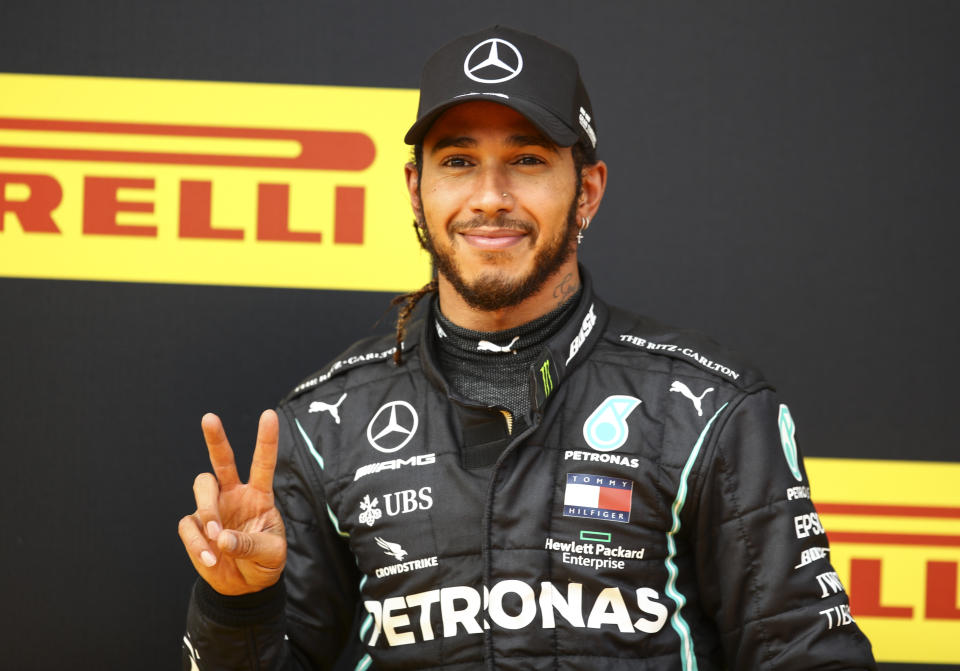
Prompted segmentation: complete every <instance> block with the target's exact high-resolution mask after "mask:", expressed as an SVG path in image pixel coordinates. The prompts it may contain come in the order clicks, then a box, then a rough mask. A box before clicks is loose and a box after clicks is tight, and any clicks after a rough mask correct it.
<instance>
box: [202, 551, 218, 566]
mask: <svg viewBox="0 0 960 671" xmlns="http://www.w3.org/2000/svg"><path fill="white" fill-rule="evenodd" d="M200 561H202V562H203V563H204V564H205V565H207V566H213V565H214V564H216V563H217V558H216V557H214V556H213V553H212V552H210V550H204V551H203V552H201V553H200Z"/></svg>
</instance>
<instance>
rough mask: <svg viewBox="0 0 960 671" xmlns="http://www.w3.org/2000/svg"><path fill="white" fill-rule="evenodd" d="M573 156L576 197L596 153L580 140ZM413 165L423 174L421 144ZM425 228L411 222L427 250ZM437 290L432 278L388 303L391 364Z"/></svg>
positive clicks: (419, 222)
mask: <svg viewBox="0 0 960 671" xmlns="http://www.w3.org/2000/svg"><path fill="white" fill-rule="evenodd" d="M570 149H571V152H572V154H573V168H574V172H575V173H576V177H577V195H579V194H580V184H581V177H582V175H583V169H584V168H585V167H586V166H588V165H593V164H595V163H596V162H597V152H596V150H595V149H594V148H593V147H592V146H590V145H587V144H586V143H585V142H583V140H580V141H579V142H577V143H576V144H574V145H573V146H572V147H571V148H570ZM413 164H414V166H415V167H416V169H417V174H423V144H422V143H417V144H416V145H414V147H413ZM419 189H420V185H419V182H418V184H417V190H418V191H419ZM425 226H426V223H425V222H423V221H422V220H421V219H419V218H417V219H416V220H415V221H414V222H413V230H414V231H415V232H416V234H417V240H418V241H419V242H420V246H421V247H422V248H423V249H428V247H427V244H426V240H424V237H423V235H424V233H423V229H424V227H425ZM436 290H437V278H436V276H434V278H433V279H432V280H430V281H429V282H427V283H426V284H424V285H423V286H422V287H421V288H419V289H417V290H416V291H411V292H410V293H408V294H403V295H400V296H397V297H396V298H394V299H393V300H392V301H390V306H391V307H396V306H398V305H399V306H400V309H399V311H398V312H397V330H396V338H397V347H396V351H395V352H394V353H393V362H394V363H395V364H396V365H398V366H400V365H402V364H403V339H404V338H405V337H406V335H407V321H408V320H409V319H410V315H411V313H412V312H413V309H414V308H415V307H417V303H419V302H420V299H421V298H423V297H424V296H426V295H427V294H429V293H432V292H434V291H436Z"/></svg>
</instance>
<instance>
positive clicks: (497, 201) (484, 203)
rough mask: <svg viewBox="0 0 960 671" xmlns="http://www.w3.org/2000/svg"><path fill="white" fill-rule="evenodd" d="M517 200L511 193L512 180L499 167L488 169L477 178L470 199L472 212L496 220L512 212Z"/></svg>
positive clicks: (482, 171)
mask: <svg viewBox="0 0 960 671" xmlns="http://www.w3.org/2000/svg"><path fill="white" fill-rule="evenodd" d="M514 205H516V200H515V199H514V197H513V194H512V193H511V191H510V180H509V178H508V177H507V175H506V174H504V170H503V169H502V168H500V167H499V166H490V167H486V168H484V169H483V170H481V171H480V174H479V175H478V176H477V184H476V188H475V189H474V190H473V193H472V194H471V197H470V210H471V211H472V212H473V213H474V214H482V215H485V216H487V217H490V218H494V217H496V216H498V215H501V214H506V213H508V212H512V211H513V208H514Z"/></svg>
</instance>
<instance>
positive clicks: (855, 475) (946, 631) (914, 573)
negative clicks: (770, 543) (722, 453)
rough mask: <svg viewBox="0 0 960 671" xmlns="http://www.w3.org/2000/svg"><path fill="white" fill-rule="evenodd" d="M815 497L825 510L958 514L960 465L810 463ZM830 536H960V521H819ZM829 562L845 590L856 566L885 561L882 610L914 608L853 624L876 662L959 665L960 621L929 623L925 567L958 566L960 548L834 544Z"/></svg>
mask: <svg viewBox="0 0 960 671" xmlns="http://www.w3.org/2000/svg"><path fill="white" fill-rule="evenodd" d="M806 467H807V475H808V476H809V479H810V488H811V496H812V497H813V500H814V502H815V503H816V504H817V505H818V506H822V505H823V504H825V503H858V504H872V505H907V506H943V507H952V508H960V464H956V463H943V462H913V461H877V460H867V459H807V460H806ZM820 518H821V520H822V521H823V525H824V527H825V528H826V529H827V533H828V534H830V533H832V532H837V531H859V532H870V531H874V532H884V533H902V534H936V535H943V536H960V519H956V518H954V519H931V518H920V517H889V516H867V515H846V514H844V515H840V514H835V513H821V515H820ZM830 547H831V552H830V555H831V557H830V561H831V562H832V563H833V566H834V568H836V570H837V573H838V574H839V576H840V578H841V580H843V583H844V585H845V586H847V587H849V585H850V562H851V560H852V559H854V558H857V559H879V560H881V561H882V573H881V589H880V602H881V604H882V605H885V606H910V607H912V608H913V616H912V617H911V618H909V619H907V618H889V617H866V616H857V615H856V614H854V617H855V618H856V620H857V624H858V625H859V626H860V628H861V629H862V630H863V631H864V633H866V634H867V636H868V637H869V638H870V642H871V643H872V644H873V651H874V655H875V656H876V657H877V659H878V660H880V661H884V662H914V663H928V664H935V663H940V664H950V663H952V664H957V663H960V620H927V619H926V618H925V617H924V605H925V592H926V564H927V562H928V561H950V562H960V547H935V546H927V547H924V546H911V545H879V544H877V545H874V544H866V543H839V542H834V541H833V540H831V542H830Z"/></svg>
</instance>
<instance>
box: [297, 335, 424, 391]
mask: <svg viewBox="0 0 960 671" xmlns="http://www.w3.org/2000/svg"><path fill="white" fill-rule="evenodd" d="M408 349H409V346H408V345H407V343H404V351H405V352H406V350H408ZM396 351H397V344H396V341H395V339H394V337H393V336H390V335H384V336H372V337H370V338H364V339H363V340H358V341H357V342H355V343H353V344H352V345H351V346H350V347H348V348H347V349H346V350H344V351H343V352H341V353H340V354H338V355H337V356H335V357H334V358H333V359H332V360H331V361H330V362H329V363H327V364H326V365H325V366H323V368H321V369H320V370H317V371H315V372H313V373H311V374H310V375H308V376H306V377H305V378H303V379H302V380H301V381H300V382H299V383H298V384H297V385H296V386H295V387H294V388H293V389H291V390H290V392H289V393H287V394H286V395H285V396H284V397H283V399H282V400H281V403H289V402H290V401H292V400H293V399H295V398H297V397H299V396H302V395H304V394H307V393H309V392H311V391H313V390H315V389H318V388H320V387H322V386H324V385H325V384H327V383H329V382H330V381H331V380H333V379H335V378H341V377H342V376H345V375H347V374H349V373H350V372H351V371H354V370H356V369H360V368H366V369H370V368H371V367H373V366H374V365H375V364H380V367H379V368H378V370H377V371H376V372H373V371H371V372H372V373H373V374H375V375H377V374H379V375H384V374H389V372H391V371H392V370H395V369H396V365H395V364H394V363H393V355H394V353H395V352H396ZM383 367H386V368H383Z"/></svg>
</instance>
